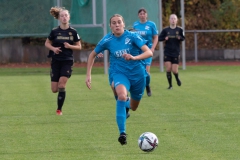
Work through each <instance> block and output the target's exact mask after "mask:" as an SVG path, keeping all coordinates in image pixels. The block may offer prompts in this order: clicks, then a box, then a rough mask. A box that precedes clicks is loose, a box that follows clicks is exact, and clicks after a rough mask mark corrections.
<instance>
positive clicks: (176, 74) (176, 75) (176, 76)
mask: <svg viewBox="0 0 240 160" xmlns="http://www.w3.org/2000/svg"><path fill="white" fill-rule="evenodd" d="M174 76H175V78H176V81H179V79H178V73H174Z"/></svg>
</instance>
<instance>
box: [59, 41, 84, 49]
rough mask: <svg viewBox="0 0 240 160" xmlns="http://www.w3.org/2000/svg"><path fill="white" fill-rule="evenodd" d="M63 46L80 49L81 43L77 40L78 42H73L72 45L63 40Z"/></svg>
mask: <svg viewBox="0 0 240 160" xmlns="http://www.w3.org/2000/svg"><path fill="white" fill-rule="evenodd" d="M63 44H64V47H65V48H69V49H72V50H81V49H82V45H81V42H80V41H78V42H74V44H73V45H71V44H69V43H67V42H64V43H63Z"/></svg>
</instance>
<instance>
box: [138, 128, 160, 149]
mask: <svg viewBox="0 0 240 160" xmlns="http://www.w3.org/2000/svg"><path fill="white" fill-rule="evenodd" d="M138 146H139V148H140V149H141V150H142V151H144V152H152V151H154V150H155V149H156V148H157V146H158V138H157V136H156V135H155V134H154V133H152V132H144V133H143V134H141V135H140V137H139V138H138Z"/></svg>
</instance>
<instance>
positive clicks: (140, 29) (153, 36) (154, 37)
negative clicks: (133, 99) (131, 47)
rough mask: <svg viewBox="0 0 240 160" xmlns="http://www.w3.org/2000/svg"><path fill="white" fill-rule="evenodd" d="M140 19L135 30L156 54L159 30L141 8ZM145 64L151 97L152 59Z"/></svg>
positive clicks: (148, 59) (135, 23) (134, 26)
mask: <svg viewBox="0 0 240 160" xmlns="http://www.w3.org/2000/svg"><path fill="white" fill-rule="evenodd" d="M138 17H139V21H136V22H134V24H133V29H134V30H135V31H136V32H137V33H139V34H140V35H141V36H142V37H143V38H144V39H146V40H147V41H148V47H149V48H150V49H151V51H152V52H154V51H155V48H156V46H157V43H158V30H157V27H156V24H155V23H154V22H152V21H149V20H147V11H146V9H144V8H140V9H139V10H138ZM145 63H146V70H147V73H148V76H147V77H146V91H147V95H148V96H151V95H152V92H151V88H150V80H151V77H150V66H151V63H152V57H150V58H147V59H146V60H145Z"/></svg>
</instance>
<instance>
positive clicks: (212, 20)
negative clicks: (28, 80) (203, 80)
mask: <svg viewBox="0 0 240 160" xmlns="http://www.w3.org/2000/svg"><path fill="white" fill-rule="evenodd" d="M159 1H160V0H114V1H113V0H34V1H33V0H21V1H19V0H0V22H1V25H0V64H9V63H47V62H49V59H48V58H47V54H48V50H47V49H46V48H45V46H44V42H45V40H46V38H47V36H48V34H49V33H50V31H51V29H52V28H54V27H56V26H58V21H57V20H55V19H54V18H53V17H52V16H51V15H50V13H49V10H50V8H51V7H53V6H63V7H65V8H66V9H68V10H69V11H70V14H71V21H70V22H71V25H72V26H73V27H74V28H76V29H77V30H78V33H79V35H80V36H81V38H82V45H83V50H81V51H78V52H76V53H74V56H75V61H76V62H79V63H82V62H86V61H87V56H88V54H89V52H90V51H91V50H92V49H93V48H94V46H95V45H96V43H97V42H98V41H99V40H100V39H101V38H102V37H103V35H104V32H109V31H110V29H109V27H108V25H109V19H110V17H111V16H112V15H113V14H115V13H118V14H121V15H122V16H123V17H124V19H125V23H126V24H125V25H126V28H130V27H131V26H132V24H133V23H134V22H135V21H137V20H138V14H137V12H138V10H139V9H140V8H142V7H144V8H145V9H146V10H147V12H148V19H149V20H151V21H154V22H155V23H156V25H157V27H158V28H161V27H163V28H164V27H167V26H168V24H169V22H168V19H169V15H170V14H172V13H174V14H176V15H177V16H178V17H179V24H178V25H179V26H182V24H181V19H182V18H183V17H182V16H181V1H180V0H162V1H161V6H160V5H159ZM104 2H105V4H104ZM104 6H105V8H104ZM159 13H161V14H162V16H161V17H160V16H159ZM104 14H105V15H106V17H104ZM160 19H161V21H162V23H161V24H162V26H161V27H160V26H159V25H160ZM104 22H105V23H104ZM184 25H185V28H184V30H185V36H186V40H185V46H186V47H185V53H186V56H185V58H186V61H204V60H226V61H227V60H239V59H240V33H239V32H240V1H239V0H184ZM104 29H105V30H104ZM160 31H161V30H159V32H160ZM158 48H159V47H158ZM158 48H157V50H156V51H155V53H154V59H153V60H154V61H159V51H158ZM98 61H102V60H98Z"/></svg>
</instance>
